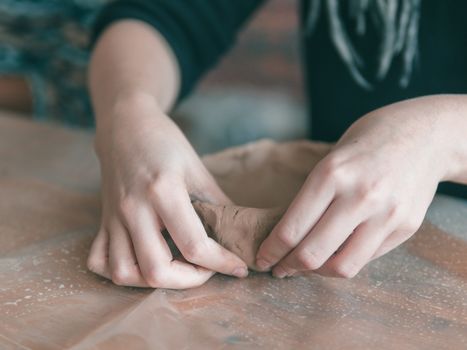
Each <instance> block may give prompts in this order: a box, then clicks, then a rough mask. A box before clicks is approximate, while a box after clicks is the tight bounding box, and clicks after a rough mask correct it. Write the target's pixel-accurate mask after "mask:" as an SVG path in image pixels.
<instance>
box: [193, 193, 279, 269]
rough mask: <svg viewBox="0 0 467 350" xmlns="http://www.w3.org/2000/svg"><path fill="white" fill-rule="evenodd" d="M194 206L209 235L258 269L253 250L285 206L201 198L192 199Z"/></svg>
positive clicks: (257, 247)
mask: <svg viewBox="0 0 467 350" xmlns="http://www.w3.org/2000/svg"><path fill="white" fill-rule="evenodd" d="M193 206H194V208H195V210H196V212H197V213H198V215H199V217H200V218H201V222H202V223H203V225H204V228H205V229H206V232H207V233H208V235H209V236H210V237H212V238H214V239H215V240H216V241H217V242H219V243H220V244H221V245H222V246H223V247H225V248H227V249H228V250H230V251H231V252H233V253H234V254H236V255H237V256H239V257H240V258H241V259H242V260H243V261H244V262H245V263H246V264H247V265H248V267H249V268H250V269H252V270H258V268H257V267H256V265H255V260H256V259H255V258H256V252H257V251H258V249H259V246H260V244H261V243H262V242H263V240H264V239H265V238H266V237H267V236H268V234H269V233H270V232H271V230H272V229H273V228H274V226H275V225H276V223H277V222H278V221H279V220H280V218H281V216H282V214H283V212H284V209H282V208H270V209H258V208H248V207H241V206H236V205H222V206H221V205H214V204H209V203H202V202H195V203H193Z"/></svg>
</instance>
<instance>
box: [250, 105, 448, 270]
mask: <svg viewBox="0 0 467 350" xmlns="http://www.w3.org/2000/svg"><path fill="white" fill-rule="evenodd" d="M427 99H430V97H427V98H418V99H413V100H407V101H404V102H400V103H396V104H393V105H390V106H387V107H384V108H381V109H378V110H375V111H373V112H371V113H369V114H367V115H366V116H364V117H362V118H361V119H359V120H358V121H356V122H355V123H354V124H353V125H352V126H351V127H350V128H349V129H348V130H347V132H346V133H345V134H344V135H343V136H342V138H341V139H340V140H339V142H338V143H337V144H336V145H335V147H334V148H333V150H332V151H331V152H330V153H329V154H328V155H327V156H326V157H325V158H324V159H323V160H321V162H320V163H319V164H318V165H317V166H316V167H315V168H314V169H313V171H312V172H311V173H310V174H309V176H308V177H307V179H306V181H305V183H304V185H303V187H302V188H301V190H300V192H299V193H298V194H297V196H296V197H295V199H294V200H293V202H292V203H291V205H290V206H289V208H288V210H287V212H286V213H285V215H284V216H283V218H282V219H281V220H280V222H279V223H278V224H277V225H276V227H275V228H274V229H273V230H272V232H271V234H270V235H269V236H268V238H267V239H266V240H265V241H264V242H263V243H262V245H261V247H260V249H259V251H258V254H257V265H258V266H260V267H261V268H262V269H263V270H268V269H270V268H271V267H273V274H274V275H275V276H276V277H280V278H282V277H285V276H290V275H293V274H294V273H296V272H298V271H308V270H314V271H315V272H317V273H319V274H322V275H327V276H340V277H347V278H350V277H353V276H355V275H356V274H357V273H358V272H359V271H360V270H361V269H362V267H364V266H365V264H367V263H368V262H369V261H370V260H372V259H375V258H377V257H379V256H381V255H383V254H385V253H387V252H388V251H390V250H391V249H393V248H395V247H396V246H398V245H399V244H401V243H402V242H404V241H405V240H407V239H408V238H409V237H410V236H411V235H412V234H413V233H415V232H416V231H417V230H418V228H419V227H420V225H421V223H422V221H423V218H424V216H425V214H426V211H427V209H428V206H429V205H430V203H431V201H432V199H433V196H434V194H435V192H436V188H437V186H438V183H439V182H440V181H442V180H444V179H445V177H446V173H447V171H448V168H447V165H448V164H449V162H450V159H448V158H449V157H448V156H449V152H448V149H449V147H451V146H450V145H449V144H450V141H451V140H450V139H449V133H448V132H446V130H447V129H449V128H446V125H442V123H443V122H444V123H446V121H442V119H443V118H441V117H440V116H441V113H440V109H441V107H440V108H437V107H439V106H438V105H437V104H436V100H435V101H434V102H433V101H431V102H430V103H428V101H427ZM450 127H453V128H455V127H456V126H455V125H451V126H450Z"/></svg>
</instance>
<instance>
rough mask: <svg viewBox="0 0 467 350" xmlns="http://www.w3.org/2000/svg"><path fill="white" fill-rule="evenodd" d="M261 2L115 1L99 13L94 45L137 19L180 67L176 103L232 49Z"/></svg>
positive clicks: (243, 0)
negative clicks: (116, 26) (118, 24)
mask: <svg viewBox="0 0 467 350" xmlns="http://www.w3.org/2000/svg"><path fill="white" fill-rule="evenodd" d="M263 2H264V0H118V1H115V2H113V3H111V4H109V5H107V6H105V7H104V8H103V9H102V11H101V12H100V14H99V16H98V18H97V20H96V23H95V26H94V32H93V38H92V43H94V42H95V41H96V40H97V38H98V37H99V35H100V34H101V33H102V31H103V30H104V29H105V28H106V27H107V26H108V25H109V24H111V23H112V22H114V21H117V20H120V19H129V18H130V19H138V20H141V21H144V22H146V23H148V24H150V25H152V26H153V27H154V28H156V29H157V31H158V32H159V33H161V35H162V36H164V38H165V39H166V40H167V42H168V43H169V45H170V46H171V48H172V50H173V52H174V54H175V56H176V58H177V60H178V64H179V67H180V75H181V86H180V92H179V96H178V99H179V100H180V99H182V98H183V97H185V96H186V95H187V94H188V93H189V92H190V91H191V90H192V88H193V86H194V85H195V84H196V82H197V81H198V80H199V79H200V77H201V76H202V75H203V74H204V73H205V72H206V71H207V70H209V69H210V68H212V67H213V66H214V65H215V64H216V63H217V62H218V61H219V59H220V57H221V56H222V55H223V54H224V53H225V52H226V51H227V50H228V49H229V48H230V47H231V46H232V45H233V43H234V41H235V38H236V34H237V32H238V31H239V30H240V28H241V27H242V25H243V24H244V23H245V22H246V20H247V19H248V18H249V16H250V15H251V14H252V13H253V12H254V11H255V10H256V9H257V8H258V7H259V6H260V5H261V4H262V3H263Z"/></svg>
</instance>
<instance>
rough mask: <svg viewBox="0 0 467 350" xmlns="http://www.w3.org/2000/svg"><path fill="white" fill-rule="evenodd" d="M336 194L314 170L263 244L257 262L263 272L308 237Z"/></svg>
mask: <svg viewBox="0 0 467 350" xmlns="http://www.w3.org/2000/svg"><path fill="white" fill-rule="evenodd" d="M333 196H334V189H333V188H331V186H323V184H322V181H320V177H318V176H317V175H316V173H315V172H311V173H310V175H309V176H308V178H307V180H306V181H305V184H304V185H303V187H302V189H301V190H300V192H299V193H298V195H297V196H296V197H295V199H294V200H293V202H292V203H291V204H290V206H289V208H288V209H287V211H286V213H285V214H284V216H283V217H282V219H281V220H280V221H279V222H278V223H277V225H276V226H275V227H274V229H273V230H272V232H271V233H270V234H269V236H268V237H267V238H266V239H265V240H264V242H263V243H262V244H261V246H260V248H259V250H258V254H257V256H256V265H257V266H258V267H259V268H260V269H261V270H263V271H266V270H268V269H270V268H271V266H273V265H275V264H277V262H279V261H280V260H281V259H283V258H284V257H285V256H286V255H287V254H288V253H290V252H291V251H292V250H293V249H294V248H295V247H296V246H297V245H298V244H300V242H301V241H302V240H303V239H304V238H305V236H306V235H307V233H308V232H310V231H311V229H312V228H313V226H314V225H315V224H316V222H317V221H318V220H319V218H320V217H321V216H322V215H323V213H324V212H325V211H326V210H327V208H328V207H329V205H330V203H331V201H332V198H333Z"/></svg>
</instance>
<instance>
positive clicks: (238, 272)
mask: <svg viewBox="0 0 467 350" xmlns="http://www.w3.org/2000/svg"><path fill="white" fill-rule="evenodd" d="M232 275H233V276H235V277H238V278H245V277H247V276H248V269H247V268H246V267H237V268H235V269H234V270H233V271H232Z"/></svg>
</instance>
